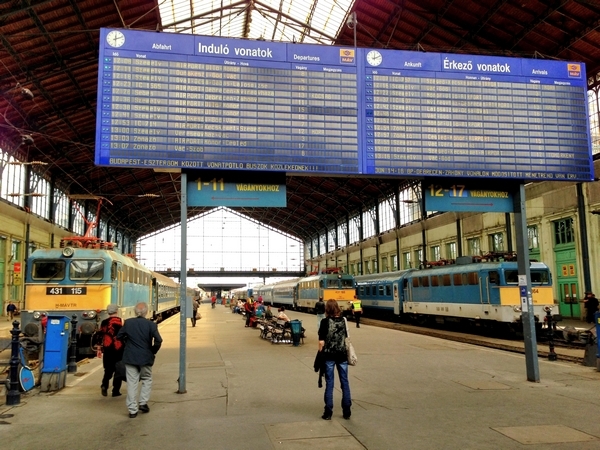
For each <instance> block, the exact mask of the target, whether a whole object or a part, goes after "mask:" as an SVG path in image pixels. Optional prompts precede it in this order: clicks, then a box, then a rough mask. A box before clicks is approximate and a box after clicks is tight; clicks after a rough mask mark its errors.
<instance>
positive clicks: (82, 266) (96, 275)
mask: <svg viewBox="0 0 600 450" xmlns="http://www.w3.org/2000/svg"><path fill="white" fill-rule="evenodd" d="M69 277H70V278H71V280H85V281H87V280H101V279H102V278H104V261H102V260H101V259H76V260H73V261H71V264H70V265H69Z"/></svg>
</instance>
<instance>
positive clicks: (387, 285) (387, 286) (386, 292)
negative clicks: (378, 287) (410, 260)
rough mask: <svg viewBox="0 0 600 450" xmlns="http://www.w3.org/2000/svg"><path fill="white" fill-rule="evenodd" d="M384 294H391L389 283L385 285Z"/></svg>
mask: <svg viewBox="0 0 600 450" xmlns="http://www.w3.org/2000/svg"><path fill="white" fill-rule="evenodd" d="M385 295H387V296H388V297H389V296H390V295H392V286H391V285H389V284H386V285H385Z"/></svg>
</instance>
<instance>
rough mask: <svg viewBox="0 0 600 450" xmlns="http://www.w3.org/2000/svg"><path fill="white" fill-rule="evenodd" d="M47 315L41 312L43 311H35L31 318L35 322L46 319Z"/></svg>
mask: <svg viewBox="0 0 600 450" xmlns="http://www.w3.org/2000/svg"><path fill="white" fill-rule="evenodd" d="M47 315H48V314H47V313H45V312H43V311H36V312H34V313H33V318H34V319H35V320H40V319H43V318H44V317H46V316H47Z"/></svg>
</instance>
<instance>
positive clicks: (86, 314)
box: [81, 311, 96, 319]
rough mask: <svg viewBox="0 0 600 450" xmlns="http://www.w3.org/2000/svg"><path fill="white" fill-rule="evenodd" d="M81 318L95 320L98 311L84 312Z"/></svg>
mask: <svg viewBox="0 0 600 450" xmlns="http://www.w3.org/2000/svg"><path fill="white" fill-rule="evenodd" d="M81 316H82V317H83V318H84V319H93V318H94V317H96V311H84V312H82V313H81Z"/></svg>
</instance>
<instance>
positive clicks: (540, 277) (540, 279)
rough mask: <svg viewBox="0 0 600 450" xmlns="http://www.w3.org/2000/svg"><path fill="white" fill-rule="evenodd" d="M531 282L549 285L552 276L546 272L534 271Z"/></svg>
mask: <svg viewBox="0 0 600 450" xmlns="http://www.w3.org/2000/svg"><path fill="white" fill-rule="evenodd" d="M531 282H532V283H536V284H549V283H550V275H549V273H548V272H547V271H545V270H532V271H531Z"/></svg>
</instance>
